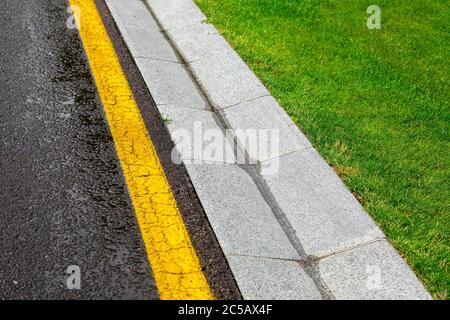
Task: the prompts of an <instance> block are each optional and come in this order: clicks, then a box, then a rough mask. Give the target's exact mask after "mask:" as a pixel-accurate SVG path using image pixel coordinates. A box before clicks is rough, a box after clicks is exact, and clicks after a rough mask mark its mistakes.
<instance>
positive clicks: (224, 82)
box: [190, 51, 269, 108]
mask: <svg viewBox="0 0 450 320" xmlns="http://www.w3.org/2000/svg"><path fill="white" fill-rule="evenodd" d="M190 66H191V69H192V70H193V72H194V74H195V77H196V78H197V79H198V81H199V82H200V83H201V85H202V86H203V88H204V89H205V90H206V91H207V92H208V95H209V97H210V98H211V100H212V102H213V103H214V104H215V106H216V107H218V108H226V107H229V106H232V105H235V104H238V103H241V102H244V101H248V100H252V99H256V98H260V97H262V96H267V95H269V91H267V89H266V87H264V85H263V84H262V83H261V82H260V81H259V79H258V78H257V77H256V76H255V74H254V73H253V72H252V71H251V70H250V68H249V67H248V66H247V65H246V64H245V62H244V61H243V60H242V59H241V58H240V57H239V55H238V54H237V53H236V52H234V51H231V52H229V51H225V52H220V53H218V54H216V55H214V56H211V57H208V58H205V59H201V60H200V61H195V62H193V63H191V64H190Z"/></svg>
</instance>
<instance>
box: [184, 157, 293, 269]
mask: <svg viewBox="0 0 450 320" xmlns="http://www.w3.org/2000/svg"><path fill="white" fill-rule="evenodd" d="M186 169H187V171H188V173H189V176H190V178H191V180H192V183H193V185H194V188H195V190H196V192H197V194H198V196H199V198H200V201H201V202H202V205H203V208H204V209H205V212H206V214H207V216H208V220H209V222H210V223H211V226H212V228H213V230H214V232H215V234H216V236H217V239H218V241H219V244H220V246H221V248H222V250H223V252H224V254H225V255H226V256H227V255H230V254H235V255H250V256H259V257H273V258H280V259H296V260H299V259H300V257H299V255H298V253H297V251H296V250H295V249H294V248H293V246H292V245H291V243H290V242H289V239H288V238H287V236H286V234H285V233H284V232H283V229H282V228H281V226H280V225H279V224H278V222H277V221H276V219H275V217H274V216H273V213H272V210H271V208H270V207H269V205H268V204H267V203H266V201H265V199H264V198H263V197H262V196H261V194H260V193H259V192H258V188H257V186H256V184H255V182H254V181H253V179H252V177H251V176H250V175H249V174H248V173H247V172H246V171H244V170H243V169H241V168H240V167H238V166H237V165H230V164H213V165H211V164H188V163H186Z"/></svg>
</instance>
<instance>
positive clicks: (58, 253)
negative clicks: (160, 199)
mask: <svg viewBox="0 0 450 320" xmlns="http://www.w3.org/2000/svg"><path fill="white" fill-rule="evenodd" d="M66 10H67V3H66V1H64V0H2V1H0V30H1V33H0V40H1V42H0V43H1V48H0V247H1V256H0V299H38V298H39V299H66V298H72V299H89V298H96V299H103V298H105V299H110V298H113V299H118V298H137V299H143V298H145V299H152V298H153V299H154V298H157V297H158V296H157V291H156V288H155V285H154V283H153V280H152V276H151V270H150V267H149V264H148V261H147V257H146V254H145V249H144V246H143V243H142V240H141V237H140V234H139V229H138V226H137V223H136V220H135V217H134V213H133V210H132V206H131V201H130V199H129V197H128V194H127V191H126V187H125V183H124V180H123V177H122V173H121V171H120V166H119V163H118V160H117V158H116V155H115V150H114V145H113V142H112V138H111V136H110V134H109V131H108V126H107V123H106V120H105V117H104V115H103V112H102V107H101V104H100V102H99V98H98V96H97V93H96V90H95V86H94V83H93V80H92V78H91V74H90V72H89V67H88V64H87V61H86V58H85V56H84V53H83V50H82V44H81V41H80V39H79V37H78V34H77V31H76V30H69V29H68V28H67V27H66V20H67V18H68V13H67V11H66ZM70 265H78V266H79V267H80V269H81V290H68V289H67V287H66V280H67V277H68V275H67V274H66V269H67V267H68V266H70Z"/></svg>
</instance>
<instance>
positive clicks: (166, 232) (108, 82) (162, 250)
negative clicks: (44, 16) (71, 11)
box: [70, 0, 213, 299]
mask: <svg viewBox="0 0 450 320" xmlns="http://www.w3.org/2000/svg"><path fill="white" fill-rule="evenodd" d="M70 4H71V5H72V6H77V7H78V8H79V10H80V11H79V12H80V18H79V19H78V17H76V18H77V24H78V27H79V32H80V35H81V38H82V41H83V44H84V47H85V51H86V53H87V56H88V59H89V63H90V66H91V70H92V73H93V75H94V79H95V82H96V85H97V90H98V92H99V94H100V97H101V100H102V103H103V107H104V110H105V113H106V117H107V120H108V123H109V127H110V129H111V133H112V136H113V140H114V144H115V147H116V151H117V154H118V156H119V160H120V163H121V165H122V169H123V172H124V175H125V180H126V183H127V186H128V190H129V192H130V195H131V199H132V201H133V205H134V210H135V212H136V217H137V221H138V224H139V227H140V229H141V233H142V238H143V240H144V243H145V247H146V250H147V255H148V259H149V261H150V265H151V268H152V271H153V276H154V278H155V282H156V285H157V287H158V291H159V294H160V297H161V299H212V298H213V294H212V292H211V289H210V288H209V286H208V283H207V281H206V279H205V276H204V274H203V272H202V270H201V266H200V262H199V259H198V257H197V255H196V253H195V250H194V248H193V246H192V243H191V240H190V238H189V234H188V232H187V230H186V227H185V225H184V223H183V219H182V217H181V215H180V212H179V210H178V207H177V204H176V201H175V199H174V197H173V194H172V191H171V189H170V186H169V184H168V182H167V179H166V176H165V174H164V169H163V168H162V166H161V163H160V161H159V158H158V155H157V154H156V151H155V147H154V146H153V143H152V141H151V139H150V137H149V135H148V132H147V129H146V126H145V124H144V121H143V119H142V116H141V114H140V112H139V109H138V106H137V104H136V101H135V100H134V97H133V94H132V92H131V89H130V87H129V84H128V82H127V79H126V77H125V75H124V73H123V70H122V68H121V66H120V63H119V60H118V58H117V56H116V53H115V51H114V47H113V45H112V43H111V40H110V39H109V37H108V34H107V32H106V29H105V27H104V25H103V22H102V20H101V17H100V14H99V12H98V11H97V8H96V6H95V3H94V1H93V0H70Z"/></svg>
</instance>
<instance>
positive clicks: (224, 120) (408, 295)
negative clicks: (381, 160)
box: [106, 0, 431, 299]
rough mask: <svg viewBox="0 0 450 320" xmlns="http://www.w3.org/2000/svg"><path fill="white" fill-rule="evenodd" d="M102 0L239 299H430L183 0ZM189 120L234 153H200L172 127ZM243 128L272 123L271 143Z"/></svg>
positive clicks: (188, 127)
mask: <svg viewBox="0 0 450 320" xmlns="http://www.w3.org/2000/svg"><path fill="white" fill-rule="evenodd" d="M106 3H107V5H108V7H109V9H110V11H111V13H112V15H113V17H114V19H115V21H116V23H117V25H118V27H119V30H120V32H121V33H122V36H123V37H124V40H125V42H126V43H127V46H128V47H129V49H130V52H131V54H132V56H133V57H134V59H135V61H136V64H137V66H138V68H139V69H140V71H141V73H142V76H143V78H144V80H145V82H146V84H147V86H148V88H149V89H150V92H151V93H152V95H153V97H154V98H155V102H156V104H157V106H158V109H159V110H160V112H161V113H162V114H163V115H164V116H166V117H168V119H170V121H169V123H168V125H167V127H168V129H169V132H170V133H171V135H172V139H173V140H174V142H175V144H176V146H177V151H178V153H179V156H180V159H181V160H182V161H183V162H184V163H185V165H186V168H187V170H188V173H189V175H190V177H191V180H192V183H193V185H194V187H195V189H196V191H197V193H198V196H199V198H200V201H201V202H202V205H203V207H204V209H205V212H206V214H207V216H208V219H209V220H210V223H211V226H212V228H213V229H214V232H215V233H216V236H217V238H218V241H219V243H220V245H221V247H222V250H223V251H224V254H225V256H226V258H227V260H228V262H229V264H230V267H231V270H232V272H233V274H234V276H235V278H236V281H237V284H238V286H239V288H240V290H241V292H242V295H243V297H244V298H246V299H430V298H431V297H430V295H429V293H428V292H427V291H426V290H425V289H424V287H423V286H422V284H421V283H420V281H419V280H418V279H417V277H416V276H415V275H414V273H413V272H412V271H411V269H410V268H409V267H408V266H407V264H406V263H405V262H404V261H403V260H402V258H401V257H400V255H399V254H398V253H397V252H396V251H395V250H394V249H393V248H392V246H391V245H390V244H389V243H388V242H387V241H386V240H385V237H384V235H383V233H382V232H381V231H380V230H379V228H378V227H377V226H376V224H375V223H374V222H373V221H372V219H371V218H370V217H369V215H368V214H367V213H366V212H365V211H364V209H363V208H362V207H361V205H360V204H359V202H358V201H357V200H356V199H355V198H354V196H353V195H352V194H351V193H350V192H349V190H348V189H347V188H346V187H345V185H344V184H343V183H342V181H341V180H340V179H339V177H338V176H337V175H336V174H335V173H334V171H333V170H332V169H331V168H330V166H329V165H328V164H327V163H326V162H325V161H324V160H323V159H322V158H321V157H320V155H319V154H318V153H317V151H316V150H315V149H314V148H313V147H312V146H311V144H310V143H309V141H308V140H307V138H306V137H305V136H304V135H303V133H302V132H301V131H300V130H299V129H298V128H297V126H296V125H295V124H294V123H293V122H292V121H291V119H290V118H289V117H288V115H287V114H286V113H285V111H284V110H283V109H282V108H281V107H280V106H279V104H278V103H277V102H276V100H275V99H274V98H273V97H271V96H270V93H269V92H268V90H267V89H266V88H265V87H264V85H263V84H262V83H261V82H260V81H259V79H258V78H257V77H256V76H255V75H254V74H253V72H252V71H251V70H250V69H249V68H248V66H247V65H246V64H245V63H244V61H243V60H242V59H241V58H240V57H239V55H238V54H237V53H236V52H235V51H234V50H233V49H232V48H231V47H230V46H229V45H228V43H227V42H226V41H225V39H223V37H222V36H220V34H219V32H218V31H217V30H216V29H215V28H214V27H213V26H212V25H209V24H206V23H205V22H204V21H205V19H206V18H205V16H204V15H203V13H202V12H201V11H200V10H199V9H198V7H197V6H196V5H195V4H194V3H193V2H192V0H148V1H142V0H129V1H126V2H125V1H123V0H106ZM194 121H195V122H196V123H197V124H201V126H202V130H205V129H206V130H210V132H215V137H214V138H215V139H217V140H219V141H223V142H224V143H223V144H224V145H225V149H226V150H233V152H232V156H231V157H227V158H226V159H225V158H224V157H221V156H220V155H219V156H217V155H212V156H211V157H207V158H205V157H204V154H201V156H200V158H199V154H198V152H197V153H196V152H195V150H193V149H195V146H192V143H186V139H185V137H184V138H183V137H180V132H183V133H187V134H188V135H190V136H193V137H195V135H196V132H195V123H194ZM248 129H256V130H277V132H279V148H277V153H276V154H270V155H268V154H261V153H260V152H255V151H254V150H252V148H251V146H250V145H248V143H247V141H246V140H245V136H242V135H240V134H238V132H239V130H248ZM217 132H218V133H219V134H217ZM201 139H202V138H201ZM202 144H203V143H202ZM206 144H207V143H206ZM203 148H205V146H203ZM206 148H207V146H206ZM226 154H227V156H228V155H229V152H226ZM239 159H245V160H246V161H245V163H241V162H240V161H239ZM273 168H279V170H278V171H277V172H275V173H274V172H273V170H268V169H273Z"/></svg>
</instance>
